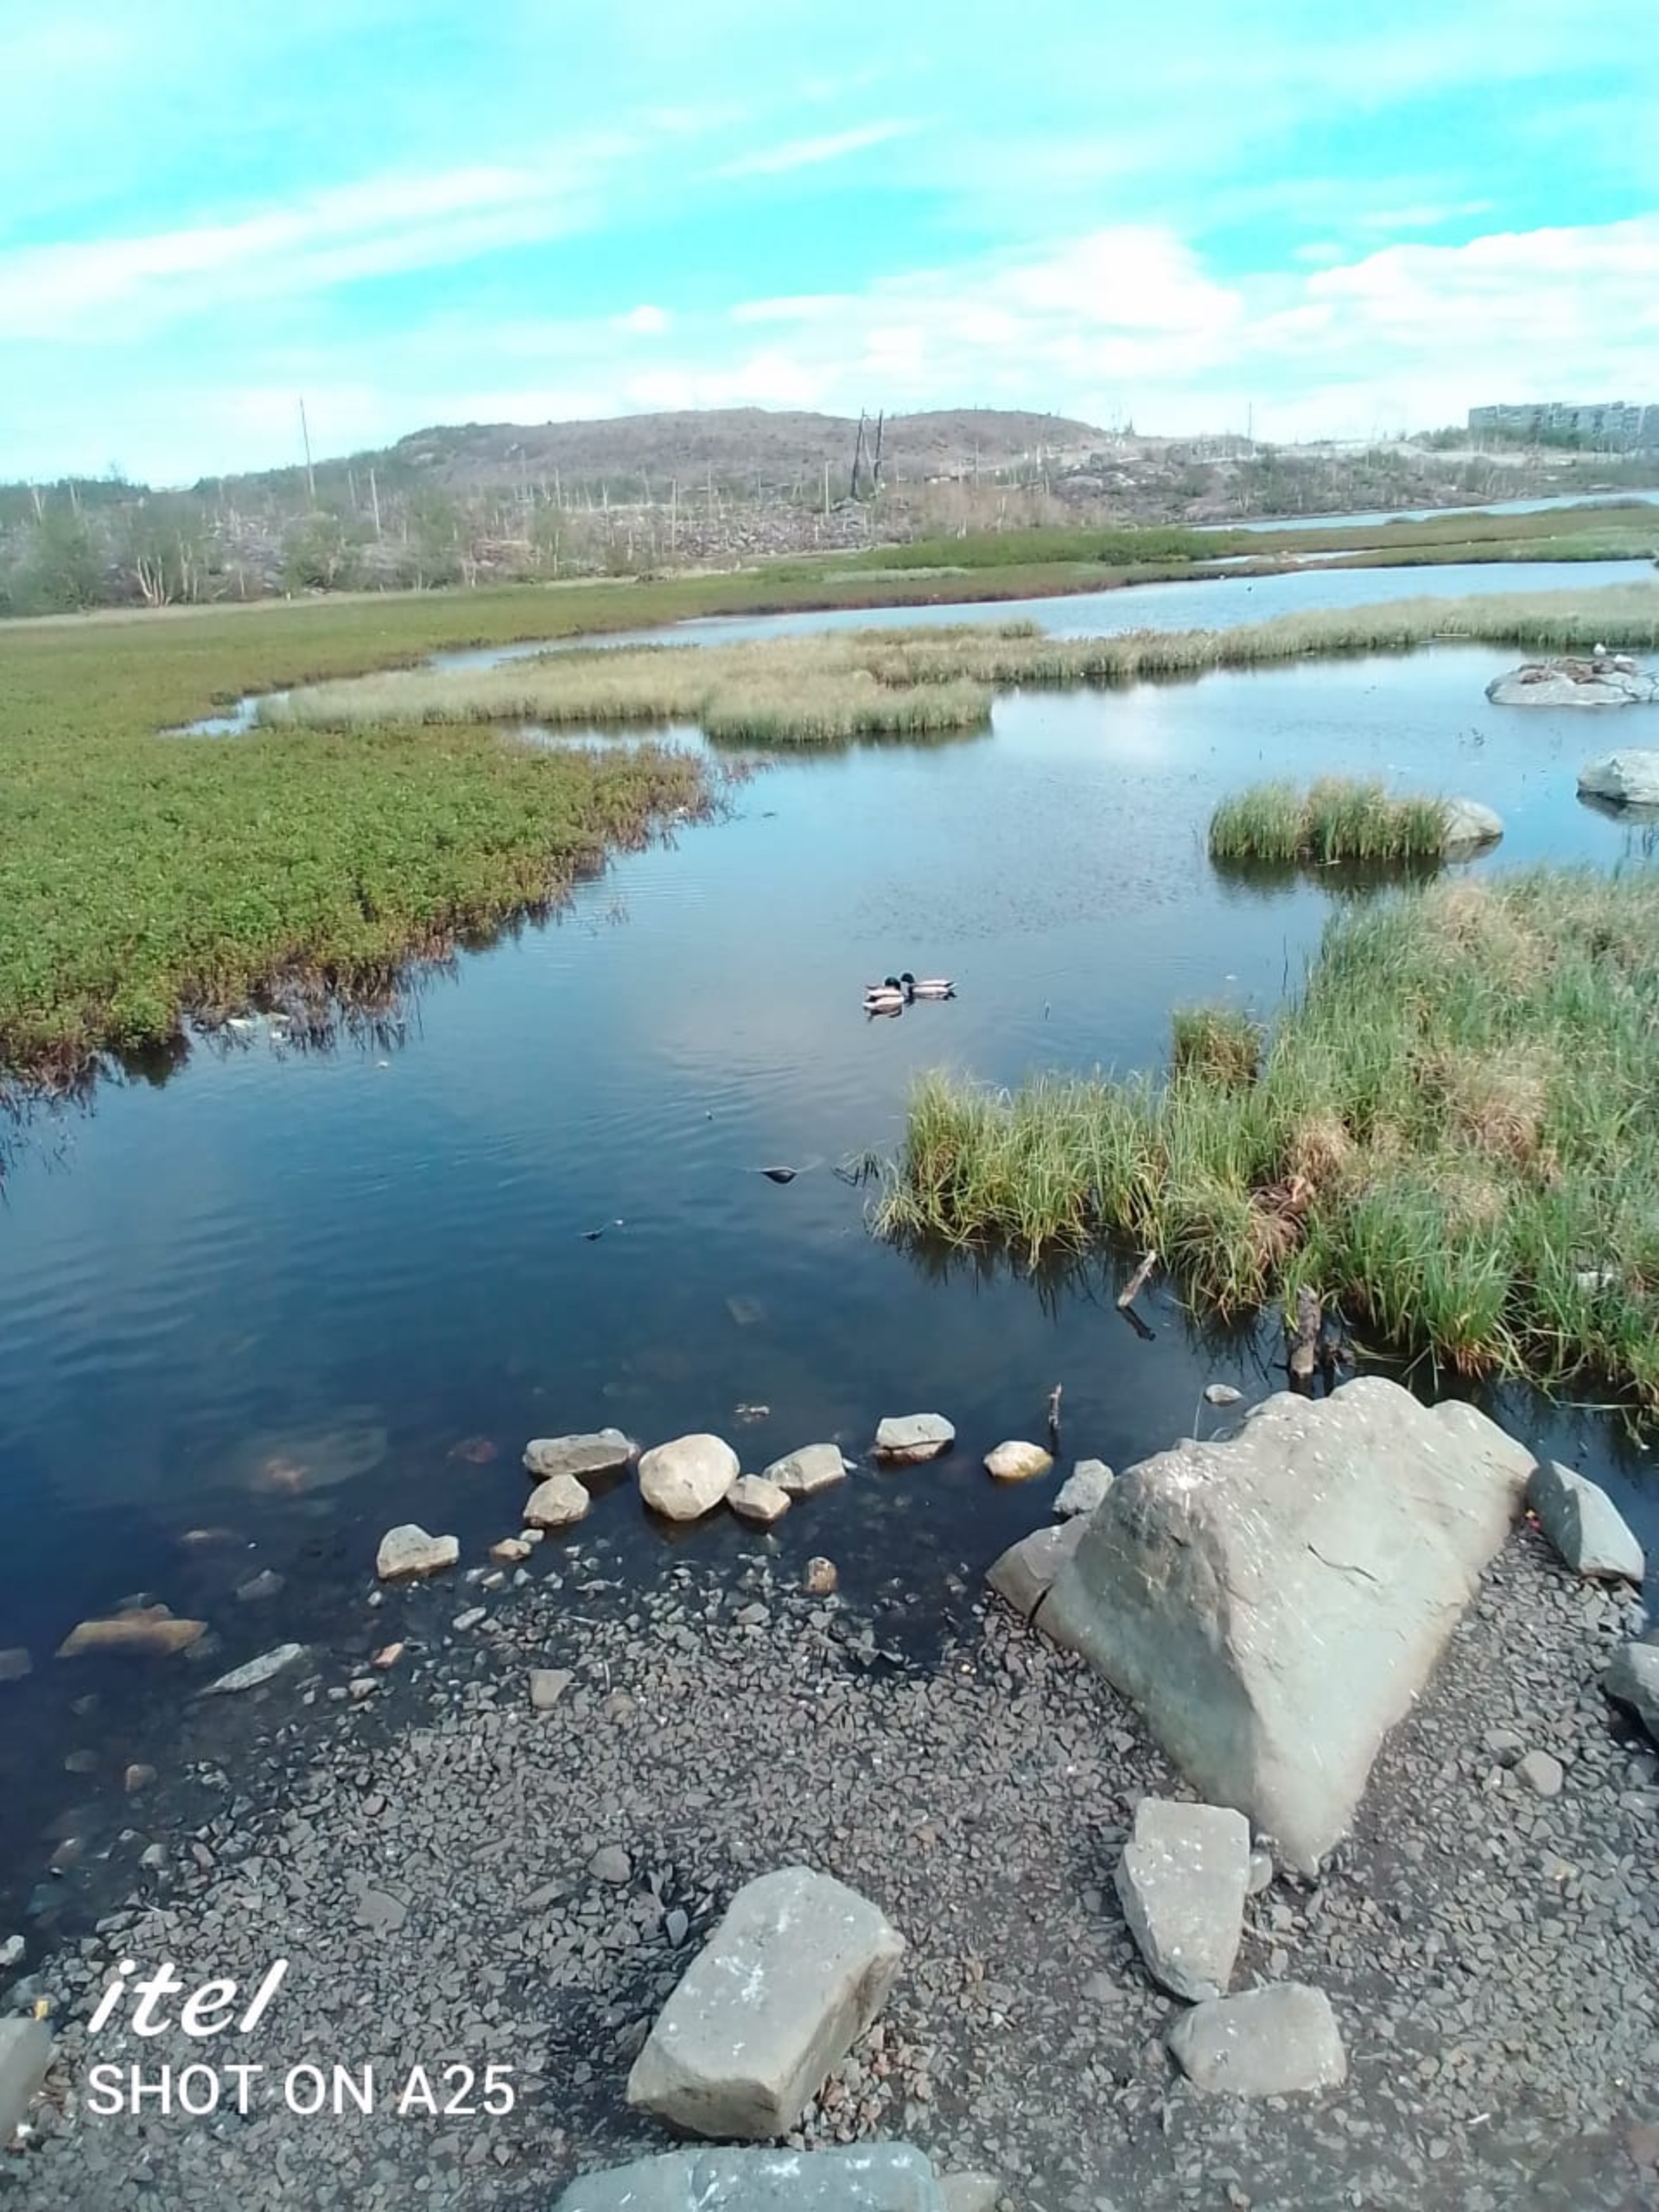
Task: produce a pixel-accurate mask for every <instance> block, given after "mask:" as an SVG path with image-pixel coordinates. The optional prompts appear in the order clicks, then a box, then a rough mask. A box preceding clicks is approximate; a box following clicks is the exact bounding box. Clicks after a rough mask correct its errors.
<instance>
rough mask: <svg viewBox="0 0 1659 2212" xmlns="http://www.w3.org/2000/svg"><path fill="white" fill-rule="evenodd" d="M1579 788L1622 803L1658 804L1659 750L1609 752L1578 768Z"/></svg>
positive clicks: (1630, 804)
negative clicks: (1603, 758) (1599, 758)
mask: <svg viewBox="0 0 1659 2212" xmlns="http://www.w3.org/2000/svg"><path fill="white" fill-rule="evenodd" d="M1579 789H1580V791H1581V792H1583V793H1585V794H1586V796H1587V797H1589V798H1610V799H1611V800H1613V801H1614V802H1615V804H1618V805H1619V806H1659V752H1647V753H1643V752H1624V753H1608V754H1607V755H1606V757H1605V760H1588V761H1586V763H1585V765H1584V766H1583V767H1582V768H1580V771H1579Z"/></svg>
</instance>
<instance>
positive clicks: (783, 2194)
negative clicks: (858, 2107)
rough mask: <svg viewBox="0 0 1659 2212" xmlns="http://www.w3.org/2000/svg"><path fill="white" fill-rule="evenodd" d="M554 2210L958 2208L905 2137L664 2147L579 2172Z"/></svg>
mask: <svg viewBox="0 0 1659 2212" xmlns="http://www.w3.org/2000/svg"><path fill="white" fill-rule="evenodd" d="M988 2201H989V2202H992V2203H995V2197H993V2198H991V2199H990V2200H988ZM553 2212H957V2200H956V2199H954V2198H951V2197H950V2196H948V2195H947V2194H945V2193H944V2192H943V2191H942V2190H941V2187H940V2184H939V2181H938V2177H937V2176H936V2174H935V2173H934V2171H933V2168H932V2166H931V2164H930V2163H929V2161H928V2160H927V2159H926V2158H925V2157H924V2156H923V2154H922V2153H921V2152H919V2151H918V2150H914V2149H912V2146H911V2145H909V2144H908V2143H859V2144H855V2145H851V2146H849V2148H848V2149H846V2150H831V2151H810V2152H801V2151H788V2150H778V2151H773V2150H765V2151H760V2150H747V2151H743V2150H705V2151H669V2152H664V2153H663V2155H662V2156H661V2157H659V2158H640V2159H638V2160H636V2161H635V2163H634V2164H632V2165H629V2166H614V2167H613V2168H611V2169H610V2170H609V2171H607V2172H605V2173H597V2174H582V2175H581V2176H580V2177H578V2178H577V2179H576V2180H575V2181H573V2182H572V2183H570V2185H569V2188H568V2189H567V2190H565V2192H564V2194H563V2196H561V2197H560V2198H559V2200H558V2202H557V2203H556V2205H555V2206H554V2208H553Z"/></svg>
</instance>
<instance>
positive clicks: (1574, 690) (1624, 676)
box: [1486, 653, 1659, 707]
mask: <svg viewBox="0 0 1659 2212" xmlns="http://www.w3.org/2000/svg"><path fill="white" fill-rule="evenodd" d="M1486 696H1487V697H1488V698H1489V699H1490V700H1491V702H1492V704H1493V705H1494V706H1495V707H1634V706H1643V705H1646V704H1648V703H1649V702H1652V701H1653V700H1655V699H1659V677H1652V676H1643V674H1642V673H1641V671H1639V670H1638V669H1637V665H1636V663H1635V662H1634V661H1633V660H1629V659H1626V658H1625V657H1624V655H1623V654H1622V653H1621V654H1613V655H1606V654H1597V655H1594V656H1592V657H1591V658H1586V659H1579V658H1570V657H1569V658H1565V659H1562V660H1550V661H1525V662H1523V663H1522V665H1521V666H1520V667H1519V668H1516V669H1511V670H1510V673H1509V674H1508V675H1507V676H1497V677H1493V679H1492V681H1491V683H1489V684H1488V685H1487V686H1486Z"/></svg>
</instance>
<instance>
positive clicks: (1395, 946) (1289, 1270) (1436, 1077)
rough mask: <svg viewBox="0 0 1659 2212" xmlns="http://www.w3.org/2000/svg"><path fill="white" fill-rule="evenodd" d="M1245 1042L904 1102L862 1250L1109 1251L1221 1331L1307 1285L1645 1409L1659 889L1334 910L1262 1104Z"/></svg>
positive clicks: (1535, 877)
mask: <svg viewBox="0 0 1659 2212" xmlns="http://www.w3.org/2000/svg"><path fill="white" fill-rule="evenodd" d="M1232 1040H1237V1041H1236V1042H1234V1041H1232ZM1244 1065H1245V1062H1244V1051H1243V1025H1242V1024H1241V1020H1240V1017H1239V1016H1237V1015H1236V1014H1233V1013H1230V1012H1224V1011H1218V1012H1217V1013H1215V1014H1212V1015H1211V1016H1209V1017H1207V1018H1206V1017H1203V1016H1200V1015H1198V1014H1186V1015H1184V1016H1182V1017H1181V1019H1180V1021H1179V1026H1178V1030H1177V1039H1176V1052H1175V1065H1174V1068H1173V1072H1172V1073H1171V1074H1170V1075H1169V1076H1168V1077H1166V1079H1163V1080H1158V1079H1155V1078H1154V1077H1149V1076H1139V1077H1131V1078H1129V1079H1128V1080H1124V1081H1118V1080H1115V1079H1110V1078H1108V1077H1046V1078H1041V1079H1039V1080H1037V1081H1034V1082H1033V1083H1031V1084H1027V1086H1026V1087H1025V1088H1023V1089H1022V1090H1018V1091H1015V1092H1013V1093H1008V1092H993V1091H989V1090H983V1089H980V1088H978V1087H976V1086H974V1085H971V1084H963V1083H962V1082H960V1081H957V1080H952V1079H949V1078H946V1077H941V1076H931V1077H927V1078H925V1080H924V1081H922V1082H921V1083H920V1084H918V1086H917V1088H916V1090H915V1092H914V1094H913V1096H912V1100H911V1104H910V1111H909V1117H908V1122H907V1126H906V1141H905V1146H904V1150H903V1153H902V1155H901V1157H900V1158H899V1160H898V1161H896V1162H895V1163H893V1166H892V1168H891V1169H890V1171H889V1174H888V1177H887V1181H886V1183H885V1185H884V1187H883V1191H882V1193H881V1196H880V1201H879V1205H878V1209H877V1219H878V1223H879V1225H880V1227H881V1228H882V1229H883V1230H886V1231H887V1233H888V1234H890V1235H893V1236H900V1237H905V1238H908V1239H923V1240H938V1241H943V1242H944V1243H947V1244H951V1245H956V1244H966V1245H976V1244H981V1243H983V1244H988V1245H992V1246H999V1247H1001V1248H1004V1249H1007V1250H1009V1251H1010V1252H1011V1253H1012V1254H1014V1255H1016V1256H1018V1257H1019V1258H1020V1260H1021V1261H1022V1262H1026V1263H1032V1262H1036V1261H1037V1260H1038V1259H1039V1258H1040V1257H1041V1256H1042V1255H1046V1254H1049V1253H1052V1252H1054V1251H1056V1250H1068V1249H1069V1250H1074V1251H1076V1250H1084V1249H1090V1248H1091V1247H1096V1246H1098V1245H1099V1244H1100V1243H1103V1242H1104V1241H1106V1240H1109V1239H1112V1238H1119V1237H1122V1238H1127V1239H1128V1240H1131V1241H1132V1242H1134V1243H1136V1244H1138V1245H1141V1246H1142V1247H1151V1248H1155V1249H1157V1250H1159V1251H1160V1252H1161V1253H1163V1254H1164V1255H1166V1258H1167V1259H1168V1260H1169V1261H1170V1262H1171V1264H1172V1265H1173V1267H1174V1268H1175V1269H1176V1271H1177V1273H1178V1274H1179V1276H1180V1278H1181V1279H1182V1280H1183V1281H1184V1282H1185V1285H1186V1286H1187V1287H1188V1288H1189V1289H1190V1291H1191V1293H1192V1294H1193V1295H1194V1296H1195V1297H1196V1298H1198V1299H1200V1300H1204V1301H1205V1302H1207V1303H1208V1304H1210V1305H1211V1306H1213V1307H1214V1308H1216V1309H1217V1311H1218V1312H1219V1313H1222V1314H1223V1315H1224V1316H1231V1315H1236V1314H1238V1313H1243V1312H1246V1311H1249V1310H1250V1309H1253V1308H1257V1307H1262V1306H1270V1305H1272V1304H1273V1303H1274V1301H1275V1300H1281V1299H1287V1298H1288V1297H1290V1296H1291V1295H1292V1294H1294V1290H1295V1288H1296V1287H1297V1286H1298V1285H1299V1284H1301V1283H1305V1282H1306V1283H1313V1284H1315V1285H1317V1286H1318V1287H1319V1288H1320V1289H1321V1290H1322V1291H1324V1292H1325V1293H1326V1294H1334V1295H1336V1296H1337V1297H1338V1298H1339V1299H1340V1300H1341V1301H1342V1304H1343V1306H1344V1311H1345V1312H1346V1313H1348V1314H1349V1315H1350V1316H1351V1318H1352V1319H1355V1320H1356V1321H1357V1322H1358V1323H1359V1324H1360V1325H1361V1326H1362V1327H1363V1329H1364V1330H1365V1331H1366V1332H1367V1333H1368V1334H1369V1335H1370V1337H1371V1338H1372V1339H1373V1340H1374V1341H1375V1342H1376V1343H1377V1344H1382V1345H1387V1346H1389V1347H1393V1348H1395V1349H1397V1350H1399V1351H1402V1352H1421V1353H1424V1354H1427V1355H1428V1356H1429V1357H1432V1358H1433V1360H1434V1361H1435V1362H1436V1363H1438V1364H1440V1366H1442V1367H1444V1368H1446V1369H1448V1370H1452V1371H1454V1372H1456V1373H1458V1374H1460V1375H1466V1376H1478V1375H1491V1374H1508V1375H1524V1376H1529V1377H1531V1378H1532V1379H1534V1380H1535V1381H1538V1382H1541V1383H1545V1384H1547V1385H1560V1384H1563V1383H1567V1382H1568V1381H1569V1380H1571V1379H1573V1378H1575V1377H1580V1376H1584V1377H1592V1378H1595V1379H1597V1380H1599V1381H1600V1382H1604V1383H1611V1384H1613V1385H1614V1386H1615V1387H1618V1388H1621V1389H1627V1390H1629V1391H1630V1392H1632V1393H1634V1394H1635V1395H1637V1397H1638V1398H1639V1399H1640V1400H1642V1401H1643V1402H1645V1403H1647V1404H1649V1405H1651V1404H1659V878H1656V877H1654V876H1652V875H1649V874H1643V873H1631V874H1624V875H1619V876H1616V877H1611V878H1609V877H1604V876H1599V875H1596V874H1590V873H1588V872H1585V873H1580V872H1575V871H1554V870H1548V869H1546V870H1538V871H1535V872H1529V873H1527V874H1518V875H1515V876H1510V877H1506V878H1498V879H1496V880H1491V881H1490V882H1487V883H1484V884H1479V885H1477V884H1475V883H1472V882H1469V881H1459V882H1456V883H1444V884H1439V885H1436V886H1433V887H1430V888H1429V889H1427V890H1425V891H1422V892H1420V893H1414V894H1411V895H1410V896H1408V897H1402V898H1398V899H1390V900H1387V901H1383V902H1379V903H1378V904H1376V905H1375V906H1367V907H1363V908H1358V909H1355V910H1352V911H1350V912H1344V913H1343V914H1341V915H1339V916H1338V917H1337V918H1335V919H1334V920H1333V921H1332V923H1331V925H1329V926H1328V928H1327V931H1326V933H1325V939H1324V942H1323V944H1322V946H1321V949H1320V951H1319V957H1318V958H1317V960H1316V961H1315V962H1314V963H1313V966H1312V968H1311V969H1310V972H1309V974H1308V976H1307V979H1306V984H1305V987H1304V988H1303V989H1302V991H1301V994H1300V996H1299V997H1298V998H1297V999H1296V1000H1295V1001H1294V1003H1293V1004H1292V1005H1291V1006H1289V1007H1287V1009H1286V1011H1285V1013H1284V1014H1283V1016H1282V1018H1281V1020H1280V1021H1279V1022H1278V1024H1277V1026H1276V1027H1274V1030H1273V1032H1272V1033H1271V1035H1270V1036H1268V1038H1266V1039H1264V1040H1263V1043H1262V1053H1261V1058H1260V1063H1259V1065H1258V1067H1257V1068H1256V1070H1255V1073H1254V1075H1253V1076H1249V1075H1246V1074H1245V1072H1244Z"/></svg>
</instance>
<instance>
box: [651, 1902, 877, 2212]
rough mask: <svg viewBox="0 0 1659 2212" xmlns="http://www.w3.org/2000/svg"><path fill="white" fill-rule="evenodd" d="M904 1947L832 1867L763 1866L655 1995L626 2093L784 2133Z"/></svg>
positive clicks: (741, 2129) (860, 2024)
mask: <svg viewBox="0 0 1659 2212" xmlns="http://www.w3.org/2000/svg"><path fill="white" fill-rule="evenodd" d="M904 1949H905V1945H904V1939H903V1937H902V1936H900V1935H899V1932H898V1930H897V1929H894V1928H893V1927H891V1926H890V1925H889V1924H888V1922H887V1917H886V1916H885V1914H883V1913H882V1912H881V1911H880V1909H879V1908H878V1907H877V1906H875V1905H874V1904H870V1903H869V1902H868V1899H866V1898H864V1897H860V1896H859V1895H858V1893H857V1891H855V1890H849V1889H848V1888H847V1887H846V1886H845V1885H843V1884H842V1883H840V1882H837V1881H836V1880H835V1879H834V1878H833V1877H831V1876H829V1875H828V1874H819V1873H816V1872H813V1870H812V1869H811V1868H810V1867H807V1866H786V1867H784V1868H782V1869H780V1870H779V1872H776V1873H772V1874H763V1875H761V1876H760V1878H759V1879H758V1880H757V1881H753V1882H750V1883H748V1884H747V1885H745V1887H744V1888H742V1889H741V1890H740V1891H738V1893H737V1895H736V1896H735V1897H734V1898H733V1900H732V1902H731V1904H730V1905H729V1907H728V1910H727V1912H726V1915H725V1917H724V1918H723V1919H722V1920H721V1923H720V1925H719V1927H718V1928H716V1929H715V1932H714V1934H713V1935H712V1936H710V1937H709V1942H707V1943H706V1944H705V1945H704V1947H703V1948H702V1950H701V1951H700V1952H699V1953H698V1955H697V1956H696V1959H694V1960H693V1961H692V1962H691V1965H690V1967H688V1968H687V1970H686V1973H685V1975H684V1977H683V1980H681V1982H680V1984H679V1986H678V1987H677V1989H676V1990H675V1991H674V1993H673V1994H672V1995H671V1997H670V1999H669V2000H668V2002H667V2004H666V2005H664V2008H663V2010H662V2012H661V2014H660V2015H659V2016H658V2020H657V2023H656V2025H655V2026H654V2027H653V2028H652V2031H651V2033H650V2035H649V2036H648V2037H647V2038H646V2040H645V2048H644V2050H641V2052H640V2054H639V2057H638V2058H637V2059H636V2060H635V2062H634V2065H633V2070H632V2073H631V2074H630V2075H629V2076H628V2087H627V2101H628V2103H629V2105H630V2106H631V2107H633V2109H634V2110H636V2111H645V2112H649V2113H654V2114H655V2115H656V2117H657V2118H658V2119H659V2120H666V2121H668V2122H669V2124H670V2125H671V2126H675V2127H679V2128H683V2129H684V2130H685V2131H686V2132H687V2133H690V2134H694V2135H707V2136H734V2137H737V2138H739V2139H745V2138H747V2139H760V2140H765V2139H769V2138H772V2137H774V2136H779V2135H784V2134H786V2133H788V2132H789V2130H790V2129H791V2127H793V2126H795V2125H796V2123H797V2121H798V2120H799V2118H800V2116H801V2111H802V2107H804V2105H805V2103H806V2101H807V2099H808V2098H809V2097H810V2096H812V2095H813V2094H815V2093H816V2092H817V2090H818V2089H819V2088H821V2087H822V2085H823V2082H824V2079H825V2077H826V2076H827V2075H829V2071H830V2069H832V2068H833V2067H835V2066H836V2065H838V2064H839V2063H840V2062H841V2060H842V2058H844V2057H845V2056H846V2055H847V2053H848V2051H849V2050H850V2049H851V2048H852V2045H853V2044H855V2042H856V2041H857V2040H858V2038H859V2037H860V2036H861V2035H862V2034H863V2033H864V2032H865V2031H866V2030H867V2029H868V2027H869V2026H870V2024H871V2023H872V2022H873V2021H874V2018H875V2016H876V2014H877V2013H878V2012H880V2009H881V2004H882V2000H883V1999H885V1997H886V1996H887V1991H888V1989H889V1988H890V1987H891V1986H892V1984H893V1977H894V1976H895V1974H897V1973H898V1971H899V1961H900V1959H901V1958H902V1957H903V1955H904ZM797 2201H798V2200H791V2202H797Z"/></svg>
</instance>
